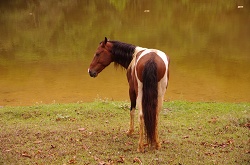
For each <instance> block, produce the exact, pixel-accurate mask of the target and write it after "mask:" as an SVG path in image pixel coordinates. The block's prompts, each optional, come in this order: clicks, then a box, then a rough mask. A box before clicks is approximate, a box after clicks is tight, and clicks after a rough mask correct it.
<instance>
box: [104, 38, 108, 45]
mask: <svg viewBox="0 0 250 165" xmlns="http://www.w3.org/2000/svg"><path fill="white" fill-rule="evenodd" d="M107 42H108V39H107V37H105V39H104V44H105V45H106V43H107Z"/></svg>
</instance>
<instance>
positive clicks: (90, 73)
mask: <svg viewBox="0 0 250 165" xmlns="http://www.w3.org/2000/svg"><path fill="white" fill-rule="evenodd" d="M88 72H89V75H90V77H96V76H97V72H96V71H92V70H90V69H88Z"/></svg>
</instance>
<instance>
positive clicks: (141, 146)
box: [137, 114, 144, 152]
mask: <svg viewBox="0 0 250 165" xmlns="http://www.w3.org/2000/svg"><path fill="white" fill-rule="evenodd" d="M139 118H140V119H139V125H140V133H139V142H138V150H137V151H138V152H144V143H143V136H144V134H143V130H144V119H143V115H142V114H140V115H139Z"/></svg>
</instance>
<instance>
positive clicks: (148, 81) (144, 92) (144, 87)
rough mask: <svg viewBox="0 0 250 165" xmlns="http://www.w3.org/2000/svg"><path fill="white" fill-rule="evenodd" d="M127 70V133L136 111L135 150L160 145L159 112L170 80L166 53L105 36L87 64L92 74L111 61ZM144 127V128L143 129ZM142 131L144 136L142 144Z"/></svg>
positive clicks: (95, 74)
mask: <svg viewBox="0 0 250 165" xmlns="http://www.w3.org/2000/svg"><path fill="white" fill-rule="evenodd" d="M112 62H114V64H115V66H121V67H123V68H125V69H126V70H127V80H128V84H129V96H130V102H131V107H130V127H129V130H128V131H127V135H128V136H130V135H132V133H133V132H134V115H135V108H136V105H137V108H138V111H139V142H138V152H144V146H146V145H150V146H151V147H155V149H157V150H158V149H160V147H161V143H160V141H159V135H158V120H159V117H158V115H159V112H160V109H161V108H162V104H163V99H164V94H165V92H166V89H167V86H168V80H169V62H170V59H169V57H168V56H167V55H166V54H165V53H164V52H162V51H160V50H157V49H147V48H143V47H139V46H135V45H132V44H128V43H124V42H120V41H110V40H108V39H107V38H106V37H105V39H104V40H103V41H102V42H100V44H99V46H98V48H97V50H96V52H95V54H94V58H93V60H92V62H91V64H90V66H89V68H88V73H89V75H90V76H91V77H97V76H98V74H99V73H100V72H101V71H102V70H103V69H104V68H106V67H107V66H108V65H109V64H110V63H112ZM144 131H145V132H144ZM144 135H145V138H146V140H147V143H146V145H144Z"/></svg>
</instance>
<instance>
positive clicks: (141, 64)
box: [136, 52, 166, 82]
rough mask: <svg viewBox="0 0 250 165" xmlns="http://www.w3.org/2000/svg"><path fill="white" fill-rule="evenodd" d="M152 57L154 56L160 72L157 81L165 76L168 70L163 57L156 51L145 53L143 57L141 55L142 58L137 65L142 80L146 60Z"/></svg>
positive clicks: (138, 74)
mask: <svg viewBox="0 0 250 165" xmlns="http://www.w3.org/2000/svg"><path fill="white" fill-rule="evenodd" d="M151 58H153V59H154V60H155V62H156V66H157V68H158V69H157V70H158V73H157V81H158V82H159V81H160V80H161V79H162V78H163V76H164V74H165V72H166V67H165V63H164V61H163V60H162V59H161V57H159V56H158V55H157V54H156V53H155V52H151V53H148V54H146V55H144V56H143V57H141V59H140V60H139V61H138V62H137V65H136V71H137V76H138V78H139V80H140V81H141V82H142V73H143V68H144V66H145V64H146V62H147V61H148V60H150V59H151Z"/></svg>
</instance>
